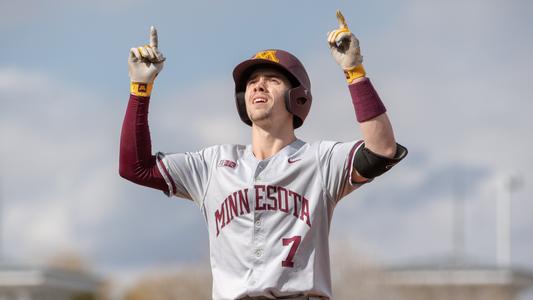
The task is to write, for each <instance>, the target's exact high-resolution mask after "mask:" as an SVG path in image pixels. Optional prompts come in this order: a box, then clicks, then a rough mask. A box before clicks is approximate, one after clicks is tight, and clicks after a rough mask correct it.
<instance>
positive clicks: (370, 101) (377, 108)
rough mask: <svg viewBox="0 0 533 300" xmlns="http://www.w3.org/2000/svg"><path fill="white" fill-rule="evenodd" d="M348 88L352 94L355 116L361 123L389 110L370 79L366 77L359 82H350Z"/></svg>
mask: <svg viewBox="0 0 533 300" xmlns="http://www.w3.org/2000/svg"><path fill="white" fill-rule="evenodd" d="M348 88H349V89H350V94H351V96H352V102H353V107H354V109H355V116H356V118H357V121H358V122H359V123H362V122H365V121H368V120H370V119H373V118H375V117H377V116H379V115H381V114H382V113H384V112H386V111H387V109H386V108H385V105H383V102H381V99H380V98H379V95H378V93H377V92H376V90H375V89H374V86H372V83H371V82H370V79H368V78H364V79H363V80H361V81H359V82H356V83H353V84H350V85H349V87H348Z"/></svg>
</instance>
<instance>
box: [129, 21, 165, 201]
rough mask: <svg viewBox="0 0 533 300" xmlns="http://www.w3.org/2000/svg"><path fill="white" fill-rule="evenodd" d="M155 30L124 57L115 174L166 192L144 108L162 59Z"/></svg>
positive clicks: (161, 65) (160, 67)
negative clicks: (125, 83)
mask: <svg viewBox="0 0 533 300" xmlns="http://www.w3.org/2000/svg"><path fill="white" fill-rule="evenodd" d="M157 46H158V41H157V31H156V29H155V28H154V27H152V28H151V30H150V44H148V45H145V46H143V47H138V48H131V49H130V55H129V59H128V69H129V76H130V79H131V88H130V98H129V101H128V107H127V109H126V115H125V117H124V122H123V124H122V133H121V136H120V157H119V174H120V176H122V177H123V178H125V179H127V180H129V181H132V182H134V183H137V184H140V185H144V186H147V187H152V188H155V189H159V190H162V191H164V192H166V191H168V187H167V184H166V182H165V180H164V178H163V177H162V176H161V173H160V172H159V170H158V167H157V161H156V157H155V156H153V155H152V144H151V140H150V129H149V127H148V107H149V101H150V94H151V92H152V87H153V83H154V80H155V77H156V76H157V74H158V73H159V72H160V71H161V70H162V69H163V61H164V60H165V58H164V57H163V55H162V54H161V52H159V50H158V47H157Z"/></svg>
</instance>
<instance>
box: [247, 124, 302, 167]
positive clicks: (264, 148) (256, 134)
mask: <svg viewBox="0 0 533 300" xmlns="http://www.w3.org/2000/svg"><path fill="white" fill-rule="evenodd" d="M289 125H290V124H289ZM295 140H296V136H295V135H294V129H293V128H292V126H290V127H287V128H279V130H275V131H273V130H265V129H264V128H261V127H259V126H257V125H256V124H254V125H253V126H252V152H253V153H254V155H255V157H256V158H257V159H260V160H263V159H267V158H269V157H271V156H273V155H275V154H276V153H278V152H279V151H280V150H281V149H283V148H284V147H285V146H287V145H289V144H290V143H292V142H294V141H295Z"/></svg>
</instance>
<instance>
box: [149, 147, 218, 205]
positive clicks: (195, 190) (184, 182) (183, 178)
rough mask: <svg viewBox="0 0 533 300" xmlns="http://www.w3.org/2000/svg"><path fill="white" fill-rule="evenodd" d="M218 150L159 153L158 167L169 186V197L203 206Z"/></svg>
mask: <svg viewBox="0 0 533 300" xmlns="http://www.w3.org/2000/svg"><path fill="white" fill-rule="evenodd" d="M216 155H217V150H216V148H215V147H210V148H205V149H202V150H200V151H198V152H185V153H162V152H158V153H157V165H158V168H159V171H160V172H161V175H163V178H164V179H165V181H166V183H167V185H168V192H165V194H167V196H169V197H170V196H176V197H180V198H185V199H189V200H192V201H194V202H196V203H197V204H198V205H199V206H200V207H201V206H202V204H203V199H204V196H205V192H206V190H207V187H208V185H209V180H210V177H211V168H212V166H213V161H215V156H216Z"/></svg>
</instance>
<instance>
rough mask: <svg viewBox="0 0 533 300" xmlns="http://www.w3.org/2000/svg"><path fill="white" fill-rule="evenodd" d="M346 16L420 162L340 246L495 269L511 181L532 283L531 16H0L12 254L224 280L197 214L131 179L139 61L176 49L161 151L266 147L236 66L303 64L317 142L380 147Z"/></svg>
mask: <svg viewBox="0 0 533 300" xmlns="http://www.w3.org/2000/svg"><path fill="white" fill-rule="evenodd" d="M337 9H341V10H342V12H343V14H344V16H345V17H346V20H347V22H348V25H349V26H350V29H351V30H352V31H353V32H354V33H355V34H356V36H357V37H358V38H359V40H360V45H361V51H362V54H363V57H364V65H365V68H366V70H367V73H368V77H369V78H371V80H372V82H373V83H374V86H375V87H376V89H377V91H378V92H379V94H380V96H381V98H382V100H383V101H384V103H385V105H386V107H387V109H388V114H389V117H390V119H391V121H392V124H393V127H394V131H395V135H396V139H397V140H398V142H399V143H401V144H402V145H405V146H406V147H407V148H408V149H409V155H408V157H407V158H406V159H405V160H404V161H403V162H402V163H401V164H399V165H397V166H396V167H395V168H394V169H392V170H391V171H390V172H389V173H387V174H386V175H384V176H383V177H380V178H378V179H376V180H375V181H374V182H373V183H372V184H369V185H367V186H365V187H363V188H361V189H360V190H357V191H356V192H354V193H352V194H351V195H349V196H348V197H346V198H345V199H343V200H342V201H341V203H340V204H339V206H338V207H337V209H336V211H335V213H334V219H333V222H332V226H331V233H330V241H331V245H332V248H334V247H335V245H338V244H342V243H344V242H346V241H347V242H349V243H351V244H353V245H355V247H357V248H358V249H359V251H360V252H362V253H365V255H367V256H369V257H372V258H374V259H375V260H377V261H380V262H381V263H383V264H386V265H396V264H410V263H414V262H420V261H438V259H441V258H443V257H446V256H449V255H451V254H453V249H454V247H453V245H454V244H453V235H452V233H453V207H454V206H453V203H454V201H460V202H462V203H463V204H464V206H463V208H464V222H463V224H464V227H463V229H464V230H463V232H464V254H465V256H467V257H469V259H471V260H473V261H476V262H479V263H483V264H492V265H494V264H496V223H497V222H496V203H497V200H498V197H500V195H501V192H502V190H503V188H502V186H503V183H504V182H505V181H506V180H507V179H508V178H510V177H513V178H517V179H519V181H520V182H521V184H520V185H519V186H517V187H516V188H515V189H514V190H513V192H512V194H511V196H512V197H511V198H512V200H511V201H512V206H511V228H512V234H511V237H512V263H513V265H515V266H517V267H519V268H526V269H532V270H533V238H531V237H532V236H533V218H531V212H532V211H533V202H532V201H531V200H532V198H533V183H532V182H533V168H532V167H533V163H532V162H531V160H530V159H531V158H532V155H531V147H532V146H533V139H532V138H531V130H532V129H533V119H532V118H531V117H530V114H531V111H532V110H533V96H532V95H533V85H532V84H531V82H532V81H531V75H530V74H531V70H532V69H533V59H532V57H531V53H533V19H532V18H531V15H532V14H533V4H532V2H530V1H503V0H502V1H498V0H492V1H445V2H444V1H320V2H319V1H302V0H293V1H249V0H248V1H245V0H234V1H207V0H197V1H187V2H178V1H144V0H132V1H126V0H112V1H103V0H96V1H67V0H55V1H37V0H23V1H6V0H0V35H1V36H2V44H1V47H0V105H1V106H2V109H1V110H0V137H1V140H2V142H1V144H0V201H1V209H0V253H1V255H2V258H3V259H4V260H7V261H12V262H29V263H43V262H46V261H47V260H49V259H50V257H53V256H54V255H56V254H57V253H61V252H64V251H72V252H76V253H79V254H80V255H81V256H83V257H84V258H85V259H86V260H87V261H88V262H90V264H91V266H92V267H93V268H94V269H95V270H96V271H97V272H100V273H101V274H105V275H106V276H112V277H113V276H114V277H121V276H127V275H128V274H137V273H140V272H143V270H147V269H154V268H157V267H159V266H168V265H175V266H180V265H186V264H191V263H196V262H205V261H206V260H207V259H208V257H209V250H208V236H207V230H206V226H205V225H204V221H203V218H202V215H201V213H200V211H199V210H198V208H197V207H196V206H195V205H194V204H193V203H192V202H190V201H186V200H182V199H178V198H167V197H166V196H164V195H163V193H161V192H159V191H156V190H150V189H147V188H143V187H141V186H137V185H134V184H132V183H129V182H127V181H126V180H124V179H121V178H120V177H119V175H118V146H119V144H118V143H119V138H120V128H121V122H122V118H123V116H124V111H125V108H126V104H127V100H128V94H129V78H128V72H127V57H128V52H129V49H130V48H131V47H136V46H140V45H144V44H146V43H148V36H149V27H150V25H155V26H156V27H157V29H158V32H159V47H160V50H161V52H162V53H163V54H164V55H165V56H166V57H167V61H166V62H165V67H164V69H163V71H162V72H161V73H160V74H159V76H158V78H157V80H156V83H155V87H154V92H153V94H152V100H151V107H150V128H151V133H152V145H153V150H154V151H163V152H184V151H194V150H198V149H201V148H203V147H206V146H210V145H214V144H220V143H241V144H247V143H249V141H250V130H249V128H248V127H247V126H246V125H244V124H243V123H242V122H241V121H240V119H239V117H238V114H237V111H236V109H235V103H234V98H233V88H234V86H233V81H232V77H231V72H232V70H233V67H234V66H235V65H237V64H238V63H239V62H241V61H242V60H244V59H246V58H248V57H250V56H251V55H252V54H254V53H255V52H257V51H258V50H262V49H268V48H279V49H285V50H288V51H290V52H292V53H294V54H295V55H296V56H298V57H299V58H300V60H301V61H302V62H303V63H304V65H305V66H306V68H307V71H308V73H309V76H310V78H311V82H312V93H313V100H314V101H313V107H312V108H311V112H310V114H309V116H308V118H307V120H306V122H305V124H304V126H303V127H302V128H300V129H298V130H297V131H296V134H297V136H298V137H299V138H301V139H303V140H306V141H315V140H321V139H324V140H338V141H349V140H356V139H359V138H361V133H360V131H359V128H358V125H357V122H356V121H355V115H354V112H353V108H352V105H351V103H350V102H351V101H350V97H349V92H348V89H347V87H346V83H345V81H344V75H343V73H342V72H341V70H340V69H339V67H338V66H337V65H336V64H335V62H334V60H333V58H332V57H331V55H330V53H329V49H328V46H327V42H326V38H327V32H328V31H330V30H332V29H334V28H335V27H336V26H337V21H336V18H335V11H336V10H337Z"/></svg>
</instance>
